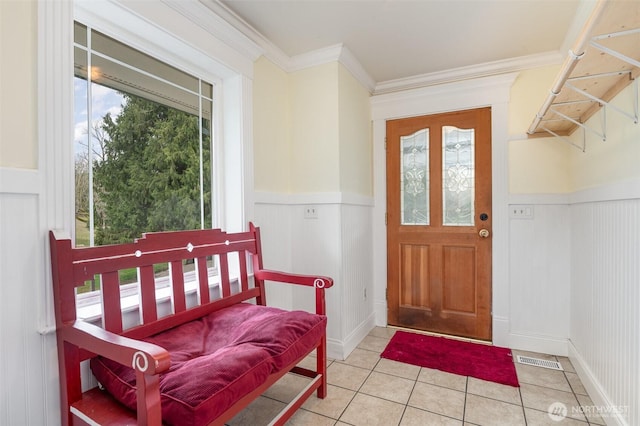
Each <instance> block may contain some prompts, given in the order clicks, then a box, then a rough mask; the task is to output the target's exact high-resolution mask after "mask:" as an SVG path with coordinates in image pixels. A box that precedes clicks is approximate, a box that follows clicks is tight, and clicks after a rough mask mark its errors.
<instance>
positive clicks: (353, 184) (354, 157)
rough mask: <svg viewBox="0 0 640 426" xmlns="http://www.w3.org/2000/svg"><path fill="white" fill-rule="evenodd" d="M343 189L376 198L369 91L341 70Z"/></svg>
mask: <svg viewBox="0 0 640 426" xmlns="http://www.w3.org/2000/svg"><path fill="white" fill-rule="evenodd" d="M339 96H340V106H339V111H340V116H339V121H340V123H339V128H340V190H341V191H342V192H348V193H353V194H360V195H368V196H373V168H372V164H373V157H372V155H373V147H372V140H371V106H370V101H369V96H370V95H369V91H368V90H367V89H365V88H364V87H363V86H362V84H360V83H359V82H358V81H357V80H356V79H355V78H354V77H353V75H352V74H351V73H350V72H349V71H348V70H347V69H346V68H344V67H343V66H340V67H339Z"/></svg>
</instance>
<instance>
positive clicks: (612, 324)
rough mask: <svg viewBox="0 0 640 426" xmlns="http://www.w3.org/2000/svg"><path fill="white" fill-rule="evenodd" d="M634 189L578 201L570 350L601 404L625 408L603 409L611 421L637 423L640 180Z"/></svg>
mask: <svg viewBox="0 0 640 426" xmlns="http://www.w3.org/2000/svg"><path fill="white" fill-rule="evenodd" d="M615 188H617V189H620V184H617V185H615ZM627 189H628V190H627V191H623V193H625V194H626V195H620V192H618V191H616V190H614V188H612V189H611V191H604V192H603V191H602V188H599V189H597V190H593V191H585V192H583V193H580V194H577V195H576V196H575V197H574V200H573V201H574V203H573V204H572V205H571V223H572V230H571V248H572V251H571V298H572V300H571V309H570V312H571V321H570V333H569V336H570V344H569V356H570V358H571V360H572V362H573V364H574V365H575V366H576V370H577V371H578V373H579V375H580V377H581V379H582V381H583V383H584V384H585V387H586V389H587V391H588V392H589V394H590V396H591V398H592V399H593V402H594V404H595V406H597V407H609V409H614V410H617V411H618V412H617V413H615V412H614V413H606V416H605V415H603V417H606V418H605V420H606V421H607V424H621V425H625V424H626V425H637V424H640V402H639V401H640V308H639V307H640V262H639V259H640V182H639V181H635V182H629V183H628V185H627ZM607 193H609V194H611V196H612V197H607V196H606V194H607ZM611 198H615V199H611Z"/></svg>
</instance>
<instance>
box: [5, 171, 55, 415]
mask: <svg viewBox="0 0 640 426" xmlns="http://www.w3.org/2000/svg"><path fill="white" fill-rule="evenodd" d="M39 189H40V180H39V175H38V172H37V171H34V170H18V169H6V168H4V169H3V168H0V253H2V256H0V342H2V350H0V388H2V393H1V394H0V395H1V397H0V424H2V425H47V424H57V423H58V422H59V418H60V416H59V414H58V413H59V402H58V363H57V357H56V341H55V334H52V333H50V334H44V335H43V334H40V333H39V331H40V330H45V329H46V328H47V323H48V322H49V321H50V318H49V317H48V315H47V313H48V312H50V310H51V309H50V307H47V306H45V303H46V297H45V294H46V289H45V285H46V284H47V281H46V280H45V278H44V275H45V274H46V273H47V272H48V268H49V262H48V256H47V255H46V254H45V245H46V244H47V240H46V236H45V234H44V233H43V232H41V230H40V229H41V227H40V196H39Z"/></svg>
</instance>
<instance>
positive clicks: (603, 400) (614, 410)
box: [567, 340, 629, 426]
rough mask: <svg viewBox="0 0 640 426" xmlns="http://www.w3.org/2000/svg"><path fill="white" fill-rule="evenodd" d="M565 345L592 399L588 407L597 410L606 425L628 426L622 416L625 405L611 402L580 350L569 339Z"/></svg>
mask: <svg viewBox="0 0 640 426" xmlns="http://www.w3.org/2000/svg"><path fill="white" fill-rule="evenodd" d="M567 346H568V350H569V354H568V356H569V360H571V364H573V367H574V368H575V370H576V373H577V374H578V377H580V381H581V382H582V385H583V386H584V388H585V389H586V390H587V393H588V394H589V397H590V398H591V401H593V405H594V406H593V407H590V408H592V409H594V410H596V409H597V410H599V412H600V417H602V419H603V420H604V421H605V423H606V424H607V425H620V426H629V424H628V423H627V422H626V421H625V419H624V418H623V417H622V413H623V412H624V410H625V407H616V406H615V405H614V404H613V402H611V400H610V399H609V397H608V396H607V393H606V392H605V390H604V389H603V387H602V385H601V384H600V382H599V381H598V379H596V377H595V376H594V375H593V373H592V372H591V369H590V368H589V365H588V364H587V363H586V361H585V360H584V358H582V355H580V352H579V351H578V349H577V348H576V347H575V346H574V345H573V343H572V342H571V340H569V341H568V343H567ZM626 409H629V407H626Z"/></svg>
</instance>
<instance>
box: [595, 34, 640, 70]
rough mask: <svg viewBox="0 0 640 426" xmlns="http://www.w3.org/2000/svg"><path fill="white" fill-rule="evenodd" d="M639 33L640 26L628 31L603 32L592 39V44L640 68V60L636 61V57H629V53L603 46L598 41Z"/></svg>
mask: <svg viewBox="0 0 640 426" xmlns="http://www.w3.org/2000/svg"><path fill="white" fill-rule="evenodd" d="M638 33H640V28H634V29H632V30H627V31H620V32H617V33H610V34H602V35H599V36H596V37H593V38H592V39H591V42H590V44H591V45H592V46H593V47H595V48H596V49H599V50H601V51H603V52H605V53H608V54H609V55H611V56H613V57H615V58H618V59H620V60H622V61H624V62H626V63H628V64H631V65H633V66H634V67H638V68H640V61H636V60H635V59H633V58H631V57H629V56H627V55H624V54H622V53H620V52H618V51H617V50H613V49H611V48H609V47H606V46H603V45H602V44H600V43H598V41H600V40H604V39H610V38H613V37H623V36H628V35H633V34H638Z"/></svg>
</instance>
